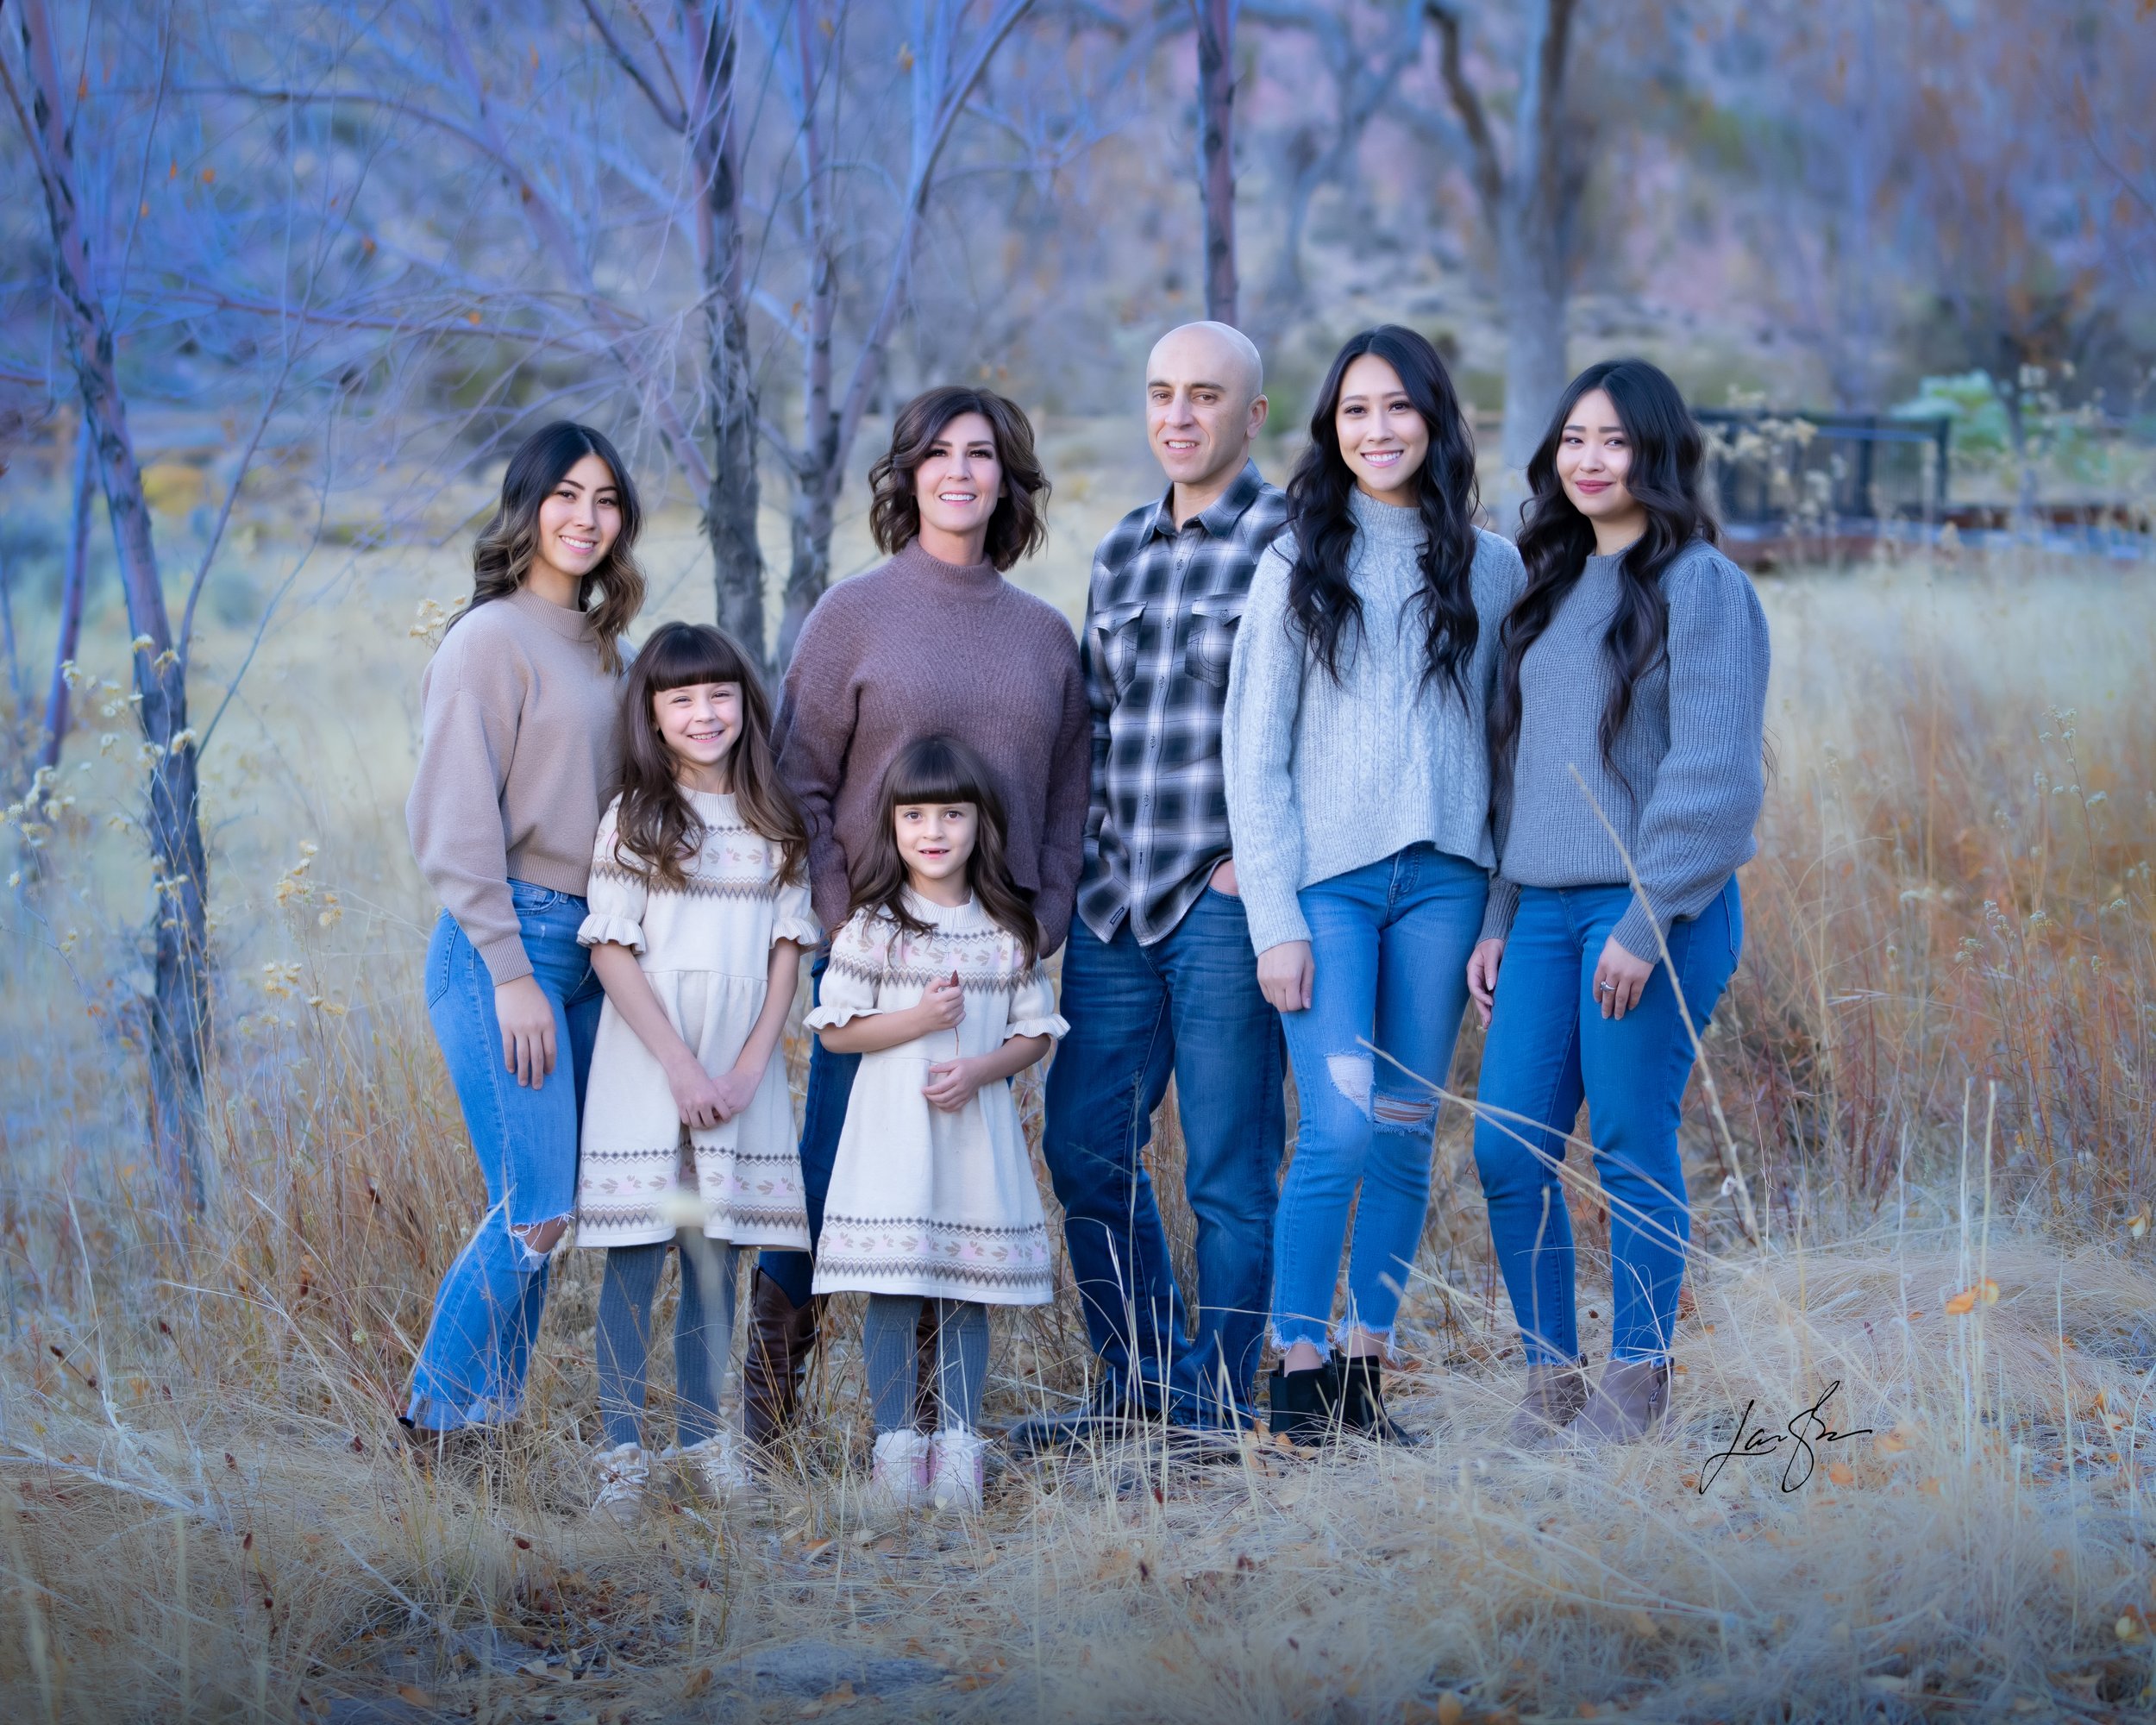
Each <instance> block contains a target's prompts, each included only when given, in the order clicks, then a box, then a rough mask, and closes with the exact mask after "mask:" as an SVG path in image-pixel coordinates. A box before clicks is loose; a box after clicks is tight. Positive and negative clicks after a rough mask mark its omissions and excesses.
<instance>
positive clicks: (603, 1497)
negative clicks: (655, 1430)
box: [592, 1444, 650, 1527]
mask: <svg viewBox="0 0 2156 1725" xmlns="http://www.w3.org/2000/svg"><path fill="white" fill-rule="evenodd" d="M594 1465H595V1466H596V1467H597V1469H598V1471H599V1496H597V1497H596V1498H594V1499H593V1500H592V1515H597V1516H604V1517H605V1519H606V1520H607V1521H612V1522H614V1523H615V1524H617V1526H620V1527H634V1526H636V1521H637V1519H638V1518H639V1517H640V1516H641V1515H642V1514H643V1509H644V1481H645V1479H646V1477H648V1476H649V1473H650V1468H649V1465H648V1464H647V1463H646V1461H645V1460H644V1452H643V1451H642V1449H641V1448H639V1447H638V1446H636V1445H635V1444H619V1445H617V1446H615V1447H614V1448H612V1449H611V1450H602V1451H600V1452H599V1457H598V1458H597V1460H596V1462H595V1463H594Z"/></svg>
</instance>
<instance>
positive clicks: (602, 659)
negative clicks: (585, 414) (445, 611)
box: [452, 419, 644, 671]
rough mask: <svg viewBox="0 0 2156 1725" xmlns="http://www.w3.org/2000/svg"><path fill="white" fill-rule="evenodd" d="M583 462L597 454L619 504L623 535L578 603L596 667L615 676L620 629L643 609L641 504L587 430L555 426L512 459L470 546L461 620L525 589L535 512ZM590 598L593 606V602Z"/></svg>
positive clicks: (611, 454) (581, 588) (622, 467)
mask: <svg viewBox="0 0 2156 1725" xmlns="http://www.w3.org/2000/svg"><path fill="white" fill-rule="evenodd" d="M586 455H597V456H598V457H599V460H601V461H604V462H605V463H606V465H607V467H608V468H609V470H611V472H612V474H613V475H614V491H615V493H616V495H617V497H618V498H619V499H621V531H620V532H619V533H617V535H615V536H614V543H613V544H612V545H611V547H610V548H609V549H608V550H607V553H606V555H605V557H604V558H603V559H601V560H600V561H599V563H598V564H597V565H596V566H595V567H594V568H592V572H591V574H588V575H586V576H585V577H584V579H583V580H580V581H579V582H578V583H577V586H576V604H577V609H578V610H580V611H582V612H587V613H588V614H589V615H590V617H591V620H592V634H593V636H595V637H597V638H598V642H599V663H600V664H602V665H604V666H605V668H607V669H608V670H609V671H618V670H620V669H621V634H622V630H624V629H626V628H628V627H629V624H630V618H634V617H635V616H636V613H637V612H639V611H641V610H642V609H643V603H644V577H643V571H642V570H641V569H639V568H637V567H636V536H637V535H638V534H639V533H641V532H642V530H643V524H644V513H643V505H642V504H641V503H639V502H638V501H637V500H636V486H635V485H634V484H633V483H632V482H631V481H630V477H629V467H628V465H627V463H625V462H624V461H623V460H622V458H621V454H620V452H619V451H618V450H617V449H615V448H614V446H613V444H611V442H608V441H607V439H606V437H605V435H604V434H603V433H601V432H598V431H594V430H592V428H591V427H590V426H588V425H579V424H576V423H573V421H571V420H567V419H557V420H555V422H554V423H553V424H551V425H542V426H541V427H540V428H539V430H536V431H535V432H533V433H532V434H531V436H529V437H527V438H525V439H524V441H523V442H521V443H519V444H518V445H517V453H516V454H515V455H511V457H510V458H509V471H508V472H506V473H505V474H503V475H502V500H501V502H500V503H499V504H498V505H496V506H495V509H494V516H493V518H492V520H491V521H489V522H488V523H487V524H486V526H484V527H482V528H480V529H479V538H478V539H477V540H476V541H474V542H473V546H472V599H471V602H470V603H469V604H468V605H466V606H465V607H464V609H463V611H461V612H459V613H458V615H459V616H460V617H469V616H470V615H471V614H472V613H473V612H475V611H477V610H478V609H479V607H480V606H481V605H486V604H488V603H490V602H491V601H492V600H494V599H507V598H508V597H509V596H510V594H511V593H515V592H516V591H517V588H518V587H520V586H523V584H524V574H525V572H526V571H527V570H529V569H530V568H531V557H532V553H533V552H534V551H535V550H536V549H537V547H538V544H539V505H541V504H542V503H544V502H545V501H546V500H547V499H548V498H549V497H551V496H552V495H553V494H554V488H555V486H558V485H560V484H561V480H562V479H563V477H564V476H565V475H566V474H567V473H568V471H569V469H570V468H571V467H574V466H575V465H576V464H577V463H578V462H579V461H582V460H583V459H584V458H585V457H586ZM593 593H597V594H598V595H599V603H598V604H597V605H593V604H592V594H593ZM452 626H454V619H452Z"/></svg>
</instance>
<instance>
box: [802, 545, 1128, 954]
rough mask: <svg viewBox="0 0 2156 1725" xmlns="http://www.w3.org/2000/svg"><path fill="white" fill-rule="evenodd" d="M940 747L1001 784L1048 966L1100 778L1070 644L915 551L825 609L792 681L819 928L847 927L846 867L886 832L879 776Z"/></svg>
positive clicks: (997, 585)
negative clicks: (943, 740) (914, 751)
mask: <svg viewBox="0 0 2156 1725" xmlns="http://www.w3.org/2000/svg"><path fill="white" fill-rule="evenodd" d="M939 732H940V733H942V734H943V735H944V736H947V737H956V738H957V739H958V740H959V741H960V742H962V743H965V744H967V745H968V747H970V748H971V749H973V750H975V752H976V753H978V754H979V755H980V756H981V758H982V759H983V760H984V761H986V762H987V765H988V768H989V770H990V771H991V772H993V774H994V775H996V787H997V789H998V790H999V791H1000V792H1001V793H1002V796H1003V802H1004V808H1005V812H1006V814H1007V816H1008V817H1009V820H1010V828H1011V830H1010V832H1009V834H1008V845H1007V850H1006V855H1007V858H1008V861H1009V863H1010V868H1011V873H1012V877H1013V878H1014V879H1015V880H1016V881H1018V885H1019V886H1021V887H1023V888H1025V889H1026V890H1027V891H1028V892H1030V893H1031V894H1033V913H1034V916H1035V917H1036V918H1037V919H1038V921H1039V923H1040V925H1041V929H1042V932H1043V933H1044V936H1045V937H1046V947H1045V949H1044V950H1047V951H1051V952H1052V951H1053V950H1056V948H1057V947H1058V946H1060V945H1062V940H1063V936H1064V935H1065V934H1066V933H1067V932H1068V931H1069V927H1070V912H1071V904H1072V901H1073V900H1074V899H1075V896H1076V893H1077V888H1078V871H1079V868H1080V865H1081V862H1082V860H1083V846H1084V840H1085V826H1086V801H1087V794H1088V778H1087V775H1088V773H1089V770H1090V768H1091V764H1092V747H1093V743H1092V737H1093V731H1092V718H1091V714H1090V713H1089V712H1088V710H1087V706H1086V691H1085V682H1084V679H1083V678H1082V676H1081V674H1080V672H1079V668H1078V643H1077V639H1076V637H1075V636H1074V635H1073V634H1072V633H1071V628H1070V624H1069V623H1068V622H1067V621H1065V619H1064V618H1063V616H1062V612H1058V611H1057V610H1056V609H1055V607H1054V606H1052V605H1049V604H1048V603H1046V602H1045V601H1044V600H1042V599H1036V598H1035V597H1034V596H1033V595H1032V594H1031V593H1026V592H1025V590H1024V589H1022V588H1019V587H1016V586H1012V584H1011V583H1010V582H1009V581H1006V580H1004V579H1003V577H1002V576H1001V575H1000V574H997V573H996V571H995V569H994V568H993V567H991V566H990V565H988V564H986V563H981V564H976V565H975V566H973V567H971V568H960V567H959V566H958V565H956V564H954V563H946V562H943V561H940V560H938V559H937V558H935V557H931V556H930V555H928V553H927V552H925V551H924V550H922V549H921V548H920V545H919V544H918V542H917V543H914V544H911V545H908V546H907V547H906V549H904V550H902V551H900V552H899V554H898V555H897V556H895V557H893V558H892V559H891V561H889V562H887V563H886V564H884V565H883V566H882V567H881V568H876V569H871V570H870V571H869V572H868V574H863V575H856V576H855V577H853V578H852V579H851V580H844V581H841V582H839V583H838V585H837V586H834V587H832V588H831V589H830V591H829V592H827V593H825V594H824V596H823V598H822V599H819V600H818V601H817V605H816V608H815V610H813V611H812V612H810V613H809V617H808V621H807V623H806V624H804V625H803V626H802V629H801V635H800V639H799V641H798V642H796V643H795V644H794V649H793V663H792V664H791V665H790V666H789V667H788V668H787V675H786V688H785V692H784V694H783V697H782V699H780V706H779V717H778V721H777V726H776V735H775V736H774V743H775V744H776V745H777V748H778V752H779V768H780V773H781V774H782V775H784V777H785V779H786V781H787V784H788V785H790V786H791V787H793V793H794V794H795V795H796V796H797V797H799V799H800V800H801V806H802V809H803V811H804V812H805V814H806V815H807V817H808V825H809V886H810V889H811V892H812V894H813V896H814V899H815V902H816V914H817V918H818V920H819V921H821V922H822V923H823V925H824V927H825V928H828V929H834V930H835V929H837V928H839V927H840V926H842V925H843V924H844V922H845V920H846V908H847V902H848V899H849V887H848V881H847V874H846V869H847V863H848V861H849V859H850V858H853V857H856V856H860V855H861V852H862V845H863V843H864V842H865V841H866V839H867V837H868V834H869V832H870V831H871V830H872V823H873V822H874V821H875V820H876V819H878V809H877V798H878V794H879V793H880V791H881V787H882V784H883V775H884V773H885V771H886V769H887V768H889V766H890V764H891V762H892V761H893V758H894V757H895V756H897V755H898V753H899V750H901V749H903V748H904V747H905V746H906V744H907V743H911V742H912V741H913V740H914V739H915V738H917V737H928V736H932V735H935V734H937V733H939Z"/></svg>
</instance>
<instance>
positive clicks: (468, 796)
mask: <svg viewBox="0 0 2156 1725" xmlns="http://www.w3.org/2000/svg"><path fill="white" fill-rule="evenodd" d="M641 526H642V511H641V510H640V509H639V507H638V505H637V502H636V487H635V486H632V485H631V484H630V478H629V470H628V468H627V467H624V465H623V463H622V459H621V456H620V455H618V454H617V452H616V451H615V449H614V446H613V445H612V444H611V443H610V442H608V441H607V440H606V439H605V437H604V436H600V435H599V433H598V432H597V431H594V430H591V429H590V428H589V427H587V426H583V425H574V424H571V423H567V421H562V422H559V423H555V424H552V425H548V426H546V427H544V428H543V429H542V430H538V431H535V432H534V433H533V434H532V435H531V436H530V437H528V438H526V439H525V440H524V442H523V444H522V445H521V446H520V447H519V448H518V449H517V453H516V454H515V455H512V456H511V458H510V461H509V469H508V471H507V472H506V473H505V474H504V475H503V477H502V495H501V503H500V505H499V506H498V508H497V509H496V510H495V511H494V517H493V519H492V520H491V521H489V522H488V523H487V524H486V527H485V528H483V529H482V530H480V533H479V540H478V543H477V544H476V545H475V546H474V547H473V555H472V562H473V587H472V599H471V602H470V604H469V605H467V606H466V608H465V610H464V611H463V612H462V613H461V615H460V616H459V617H458V618H456V620H455V622H454V624H453V625H452V626H451V628H450V629H449V631H448V634H447V635H446V636H444V637H443V638H442V646H441V648H440V649H439V650H438V651H436V654H435V655H434V658H433V660H432V662H430V663H429V665H428V667H427V670H426V674H425V675H424V677H423V679H422V680H421V682H420V700H421V706H422V718H421V730H420V741H419V768H418V771H417V773H416V774H415V775H413V779H412V787H411V800H410V801H409V802H408V803H407V804H406V806H405V817H406V820H407V822H408V824H409V825H410V826H411V844H412V854H413V855H414V856H416V857H417V860H418V862H419V869H420V872H421V873H422V874H423V875H425V876H426V878H427V884H428V885H429V886H430V887H432V888H434V890H435V894H436V897H437V898H438V899H440V900H441V901H442V916H441V919H440V920H438V921H437V922H436V925H435V931H434V938H433V939H432V940H431V941H430V942H429V944H428V947H427V1010H428V1013H429V1016H430V1017H431V1018H432V1019H433V1020H434V1028H435V1036H436V1039H437V1040H439V1041H440V1043H441V1044H442V1057H443V1058H444V1059H445V1060H446V1061H447V1062H448V1068H449V1076H450V1079H451V1081H452V1082H454V1084H455V1086H456V1092H457V1100H458V1101H460V1102H461V1104H462V1105H463V1108H464V1122H465V1125H466V1126H467V1128H468V1129H469V1131H470V1132H471V1135H472V1147H473V1151H475V1152H476V1153H477V1155H478V1157H479V1170H480V1172H481V1174H482V1175H483V1176H485V1178H486V1197H487V1208H486V1214H484V1215H483V1216H481V1217H480V1219H479V1226H478V1228H477V1230H476V1231H475V1232H474V1233H473V1235H472V1237H471V1239H470V1240H469V1241H467V1243H466V1245H465V1247H464V1250H463V1251H461V1252H460V1253H459V1254H458V1255H457V1258H456V1261H455V1262H454V1264H451V1265H450V1266H449V1270H448V1274H447V1275H446V1276H444V1277H442V1286H441V1288H440V1289H438V1290H437V1291H436V1295H435V1307H434V1316H433V1319H432V1320H431V1321H430V1322H429V1325H428V1327H427V1339H426V1341H425V1342H424V1343H423V1345H422V1346H421V1348H420V1351H419V1358H418V1360H417V1364H415V1366H414V1368H413V1372H412V1387H411V1401H410V1402H409V1404H408V1405H407V1407H406V1408H405V1411H404V1416H403V1417H404V1424H405V1426H406V1427H407V1428H408V1429H409V1430H410V1431H411V1433H412V1434H413V1436H414V1437H415V1438H423V1439H439V1438H440V1437H441V1436H442V1434H444V1433H448V1432H452V1431H455V1430H457V1429H459V1428H460V1427H467V1426H489V1425H493V1424H497V1423H498V1422H500V1421H505V1420H507V1419H509V1418H511V1417H512V1416H513V1415H515V1414H516V1412H517V1408H519V1407H520V1406H521V1405H522V1402H523V1385H524V1367H525V1363H526V1361H527V1360H528V1359H529V1358H530V1351H531V1342H532V1337H533V1335H534V1334H535V1333H536V1331H537V1329H538V1327H539V1314H540V1311H541V1309H542V1307H543V1306H544V1305H545V1303H546V1297H547V1264H548V1254H549V1253H550V1252H551V1251H553V1250H554V1247H555V1244H556V1243H557V1242H558V1241H559V1240H560V1239H561V1235H562V1232H563V1230H564V1229H566V1228H567V1226H568V1221H569V1217H570V1214H571V1213H572V1212H573V1209H574V1208H575V1202H576V1147H577V1122H578V1118H579V1114H580V1110H581V1107H582V1100H583V1094H584V1079H585V1073H586V1069H587V1068H588V1066H589V1063H590V1061H591V1053H592V1036H593V1034H594V1033H595V1032H596V1031H597V1029H598V1026H599V984H598V982H596V981H595V980H594V979H593V977H592V967H591V965H590V963H588V962H587V960H586V956H585V951H584V949H583V948H582V947H581V946H580V945H579V944H577V931H578V930H579V928H580V926H581V925H582V924H583V921H584V918H585V902H584V894H585V890H586V884H587V881H588V879H589V875H590V873H591V867H592V839H593V837H595V836H596V834H597V832H598V830H599V809H600V806H601V802H602V799H603V798H604V796H605V793H606V792H607V790H608V789H609V787H611V785H612V783H613V781H614V778H615V775H616V773H617V768H618V766H619V759H620V743H619V741H618V738H617V736H616V706H617V687H618V684H619V681H620V675H621V649H620V639H621V633H622V630H624V629H625V628H626V627H628V625H629V622H630V618H633V617H635V616H636V612H637V611H638V609H639V608H640V607H641V606H642V604H643V597H644V582H643V577H642V574H639V573H638V571H637V568H636V558H635V556H634V555H633V552H634V548H635V545H636V534H637V531H638V530H639V529H640V527H641ZM490 810H492V812H493V817H494V818H492V819H489V816H488V812H489V811H490ZM564 1054H566V1055H567V1064H568V1070H567V1071H566V1072H558V1071H557V1070H556V1068H557V1065H558V1064H559V1063H560V1061H561V1056H562V1055H564ZM512 1080H513V1082H511V1081H512Z"/></svg>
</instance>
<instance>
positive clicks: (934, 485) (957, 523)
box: [913, 413, 1003, 555]
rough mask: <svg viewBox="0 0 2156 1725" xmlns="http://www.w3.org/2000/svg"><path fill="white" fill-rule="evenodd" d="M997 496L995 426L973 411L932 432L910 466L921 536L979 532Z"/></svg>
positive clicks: (966, 535)
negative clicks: (917, 462)
mask: <svg viewBox="0 0 2156 1725" xmlns="http://www.w3.org/2000/svg"><path fill="white" fill-rule="evenodd" d="M1002 495H1003V463H1002V461H1000V459H999V458H998V456H997V455H996V436H995V428H994V427H993V426H992V425H990V424H989V423H988V422H987V419H986V418H985V417H983V416H981V414H978V413H962V414H960V415H959V416H958V417H956V419H954V420H952V421H951V422H950V424H948V425H946V426H944V427H943V430H941V431H939V432H937V435H936V438H935V441H934V442H931V443H930V445H929V446H928V453H927V454H926V455H924V456H923V457H922V458H921V464H920V466H919V467H916V468H915V469H914V470H913V499H914V501H915V502H916V503H918V505H920V510H921V527H922V530H923V535H924V537H933V536H944V537H947V538H949V539H958V540H965V539H971V538H973V537H975V536H980V535H985V534H986V533H987V530H988V517H990V516H992V515H993V514H994V513H995V511H996V503H997V500H998V499H1000V498H1001V497H1002ZM929 549H934V547H933V546H931V547H930V548H929ZM938 555H941V554H940V553H938Z"/></svg>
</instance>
